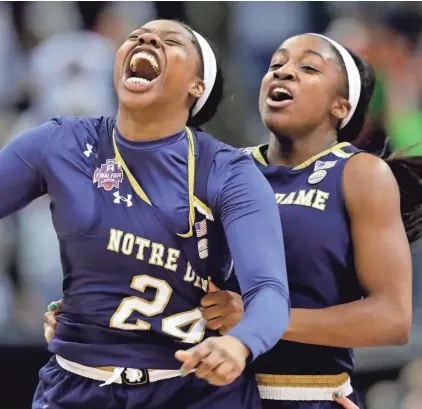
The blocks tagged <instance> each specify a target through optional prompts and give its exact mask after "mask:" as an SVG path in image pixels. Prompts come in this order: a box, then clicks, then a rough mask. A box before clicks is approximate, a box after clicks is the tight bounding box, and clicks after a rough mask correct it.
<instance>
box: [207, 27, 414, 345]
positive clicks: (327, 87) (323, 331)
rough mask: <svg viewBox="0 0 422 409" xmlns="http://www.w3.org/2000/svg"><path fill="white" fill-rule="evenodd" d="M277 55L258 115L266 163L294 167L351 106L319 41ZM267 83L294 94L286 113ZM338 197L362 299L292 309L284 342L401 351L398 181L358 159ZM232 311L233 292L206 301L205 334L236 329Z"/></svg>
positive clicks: (297, 43) (323, 145)
mask: <svg viewBox="0 0 422 409" xmlns="http://www.w3.org/2000/svg"><path fill="white" fill-rule="evenodd" d="M280 48H282V49H284V50H285V51H282V52H281V53H280V52H276V53H275V54H274V56H273V59H272V62H271V67H270V69H269V71H268V73H267V74H266V75H265V77H264V79H263V81H262V87H261V95H260V110H261V115H262V120H263V122H264V123H265V125H266V126H267V127H268V129H270V130H271V131H272V135H271V139H270V144H269V149H268V161H269V163H270V164H272V165H288V166H295V165H298V164H300V163H302V162H304V161H305V160H307V159H308V158H310V157H312V156H313V155H315V154H316V153H319V152H321V151H323V150H325V149H327V148H328V147H329V146H330V145H332V144H333V143H335V140H336V124H337V123H338V121H339V120H341V119H342V118H344V117H345V116H347V112H348V110H349V109H350V105H349V104H348V102H347V101H345V99H344V96H343V93H344V73H343V76H342V75H341V72H342V69H341V66H340V65H339V64H338V61H337V60H336V56H335V54H334V53H333V52H332V51H331V50H330V48H329V47H328V48H327V43H326V42H325V41H324V40H322V39H320V38H317V37H314V36H308V35H304V36H299V37H293V38H291V39H289V40H287V41H286V42H284V43H283V44H282V45H281V47H280ZM309 50H311V51H312V52H311V53H309ZM316 53H318V54H320V55H321V56H322V57H323V58H321V57H319V56H317V55H316ZM306 67H312V68H313V69H314V70H317V71H314V70H309V68H306ZM273 81H277V82H278V83H279V84H280V86H284V87H285V88H287V89H288V90H289V91H291V93H292V95H293V101H292V103H291V104H289V105H288V106H287V107H285V108H281V109H275V108H271V107H268V106H267V103H266V101H267V95H268V90H269V87H270V86H271V83H272V82H273ZM313 101H318V104H315V103H314V102H313ZM324 113H325V116H324ZM312 124H313V126H312V127H311V125H312ZM343 191H344V197H345V202H346V207H347V211H348V214H349V217H350V220H351V234H352V241H353V247H354V252H355V265H356V272H357V276H358V279H359V281H360V283H361V285H362V287H363V288H364V290H365V291H366V297H365V299H362V300H358V301H354V302H351V303H347V304H343V305H337V306H332V307H328V308H322V309H318V310H309V309H303V308H292V310H291V320H290V326H289V329H288V330H287V331H286V332H285V333H284V335H283V339H284V340H288V341H294V342H301V343H307V344H316V345H326V346H333V347H346V348H358V347H371V346H383V345H403V344H405V343H406V342H407V340H408V337H409V331H410V326H411V320H412V305H411V292H412V291H411V281H412V278H411V258H410V249H409V245H408V241H407V238H406V234H405V231H404V226H403V223H402V220H401V214H400V197H399V190H398V186H397V182H396V180H395V178H394V176H393V174H392V173H391V171H390V168H389V167H388V166H387V165H386V163H385V162H384V161H382V160H381V159H379V158H376V157H374V156H372V155H368V154H365V153H361V154H359V155H356V156H354V157H352V158H351V159H349V160H348V162H347V165H346V166H345V170H344V173H343ZM387 221H388V222H387ZM236 304H240V298H239V296H238V295H236V294H235V293H232V292H217V293H211V294H208V295H206V296H205V297H204V299H203V300H202V305H203V306H204V307H206V309H205V311H204V317H205V318H206V319H209V320H210V321H209V324H208V325H209V326H210V328H213V329H219V330H220V331H223V332H224V331H226V330H228V329H230V327H231V326H232V325H235V323H236V322H237V321H236V320H238V319H239V318H240V317H241V316H242V308H241V307H240V306H239V305H238V306H236V307H235V305H236ZM216 306H218V308H217V307H216ZM293 307H294V306H293Z"/></svg>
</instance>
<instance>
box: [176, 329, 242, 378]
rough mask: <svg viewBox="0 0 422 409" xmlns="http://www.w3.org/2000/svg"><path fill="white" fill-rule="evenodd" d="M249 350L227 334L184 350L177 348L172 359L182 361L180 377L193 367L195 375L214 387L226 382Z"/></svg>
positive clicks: (237, 373) (235, 375)
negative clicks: (174, 357)
mask: <svg viewBox="0 0 422 409" xmlns="http://www.w3.org/2000/svg"><path fill="white" fill-rule="evenodd" d="M249 354H250V351H249V349H248V348H247V347H246V346H245V345H244V344H243V343H242V342H241V341H239V340H238V339H237V338H235V337H232V336H230V335H225V336H223V337H211V338H208V339H206V340H205V341H203V342H201V343H200V344H198V345H196V346H194V347H193V348H190V349H188V350H186V351H181V350H179V351H177V352H176V354H175V356H176V359H178V360H179V361H181V362H183V365H182V367H181V368H180V373H181V374H182V376H185V375H187V374H188V373H189V372H191V371H192V370H193V369H195V368H196V371H195V375H196V376H197V377H198V378H201V379H206V380H207V381H208V382H209V383H210V384H212V385H216V386H223V385H229V384H230V383H232V382H233V381H234V380H236V379H237V378H238V377H239V376H240V375H241V374H242V372H243V370H244V369H245V366H246V358H247V357H248V356H249Z"/></svg>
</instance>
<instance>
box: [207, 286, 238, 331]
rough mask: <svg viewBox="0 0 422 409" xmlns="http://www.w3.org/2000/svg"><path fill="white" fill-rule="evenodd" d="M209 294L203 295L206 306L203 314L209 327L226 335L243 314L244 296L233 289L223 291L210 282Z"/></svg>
mask: <svg viewBox="0 0 422 409" xmlns="http://www.w3.org/2000/svg"><path fill="white" fill-rule="evenodd" d="M208 291H209V292H208V294H207V295H205V296H204V297H202V300H201V306H202V307H204V310H203V312H202V316H203V317H204V318H205V319H206V320H207V328H209V329H212V330H215V331H216V330H218V331H219V332H220V334H222V335H224V334H226V333H227V332H228V331H230V330H231V329H232V328H233V327H234V326H235V325H236V324H237V323H238V322H239V321H240V319H241V318H242V316H243V312H244V309H243V301H242V296H241V295H239V294H237V293H234V292H232V291H221V290H220V289H219V288H218V287H217V286H216V285H215V284H213V283H212V282H210V284H209V287H208Z"/></svg>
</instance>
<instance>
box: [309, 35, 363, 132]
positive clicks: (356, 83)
mask: <svg viewBox="0 0 422 409" xmlns="http://www.w3.org/2000/svg"><path fill="white" fill-rule="evenodd" d="M310 34H311V35H314V36H318V37H321V38H324V39H325V40H327V41H328V42H330V43H331V44H332V45H333V46H334V47H335V48H336V50H337V51H338V52H339V53H340V55H341V58H342V59H343V63H344V66H345V67H346V73H347V81H348V83H349V102H350V105H351V109H350V112H349V115H347V116H346V118H344V119H343V120H342V121H341V123H340V129H342V128H344V127H345V126H346V125H347V124H348V123H349V121H350V120H351V119H352V116H353V114H354V113H355V111H356V108H357V106H358V102H359V97H360V87H361V81H360V74H359V70H358V67H357V66H356V64H355V62H354V61H353V58H352V56H351V55H350V53H349V52H348V51H347V50H346V49H345V48H344V47H343V46H342V45H340V44H339V43H337V42H336V41H334V40H331V38H328V37H325V36H323V35H321V34H315V33H310Z"/></svg>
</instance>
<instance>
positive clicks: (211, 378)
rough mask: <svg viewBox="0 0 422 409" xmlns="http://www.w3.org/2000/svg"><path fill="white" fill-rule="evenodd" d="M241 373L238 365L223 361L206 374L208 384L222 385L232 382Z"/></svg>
mask: <svg viewBox="0 0 422 409" xmlns="http://www.w3.org/2000/svg"><path fill="white" fill-rule="evenodd" d="M241 373H242V371H241V370H240V368H239V367H237V366H234V365H233V363H232V362H223V363H222V364H220V365H219V366H218V367H217V368H215V369H214V370H213V371H212V372H210V373H209V374H208V376H207V380H208V382H209V383H210V384H212V385H215V386H224V385H229V384H231V383H233V382H234V381H235V380H236V378H237V377H238V376H239V375H240V374H241Z"/></svg>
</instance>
